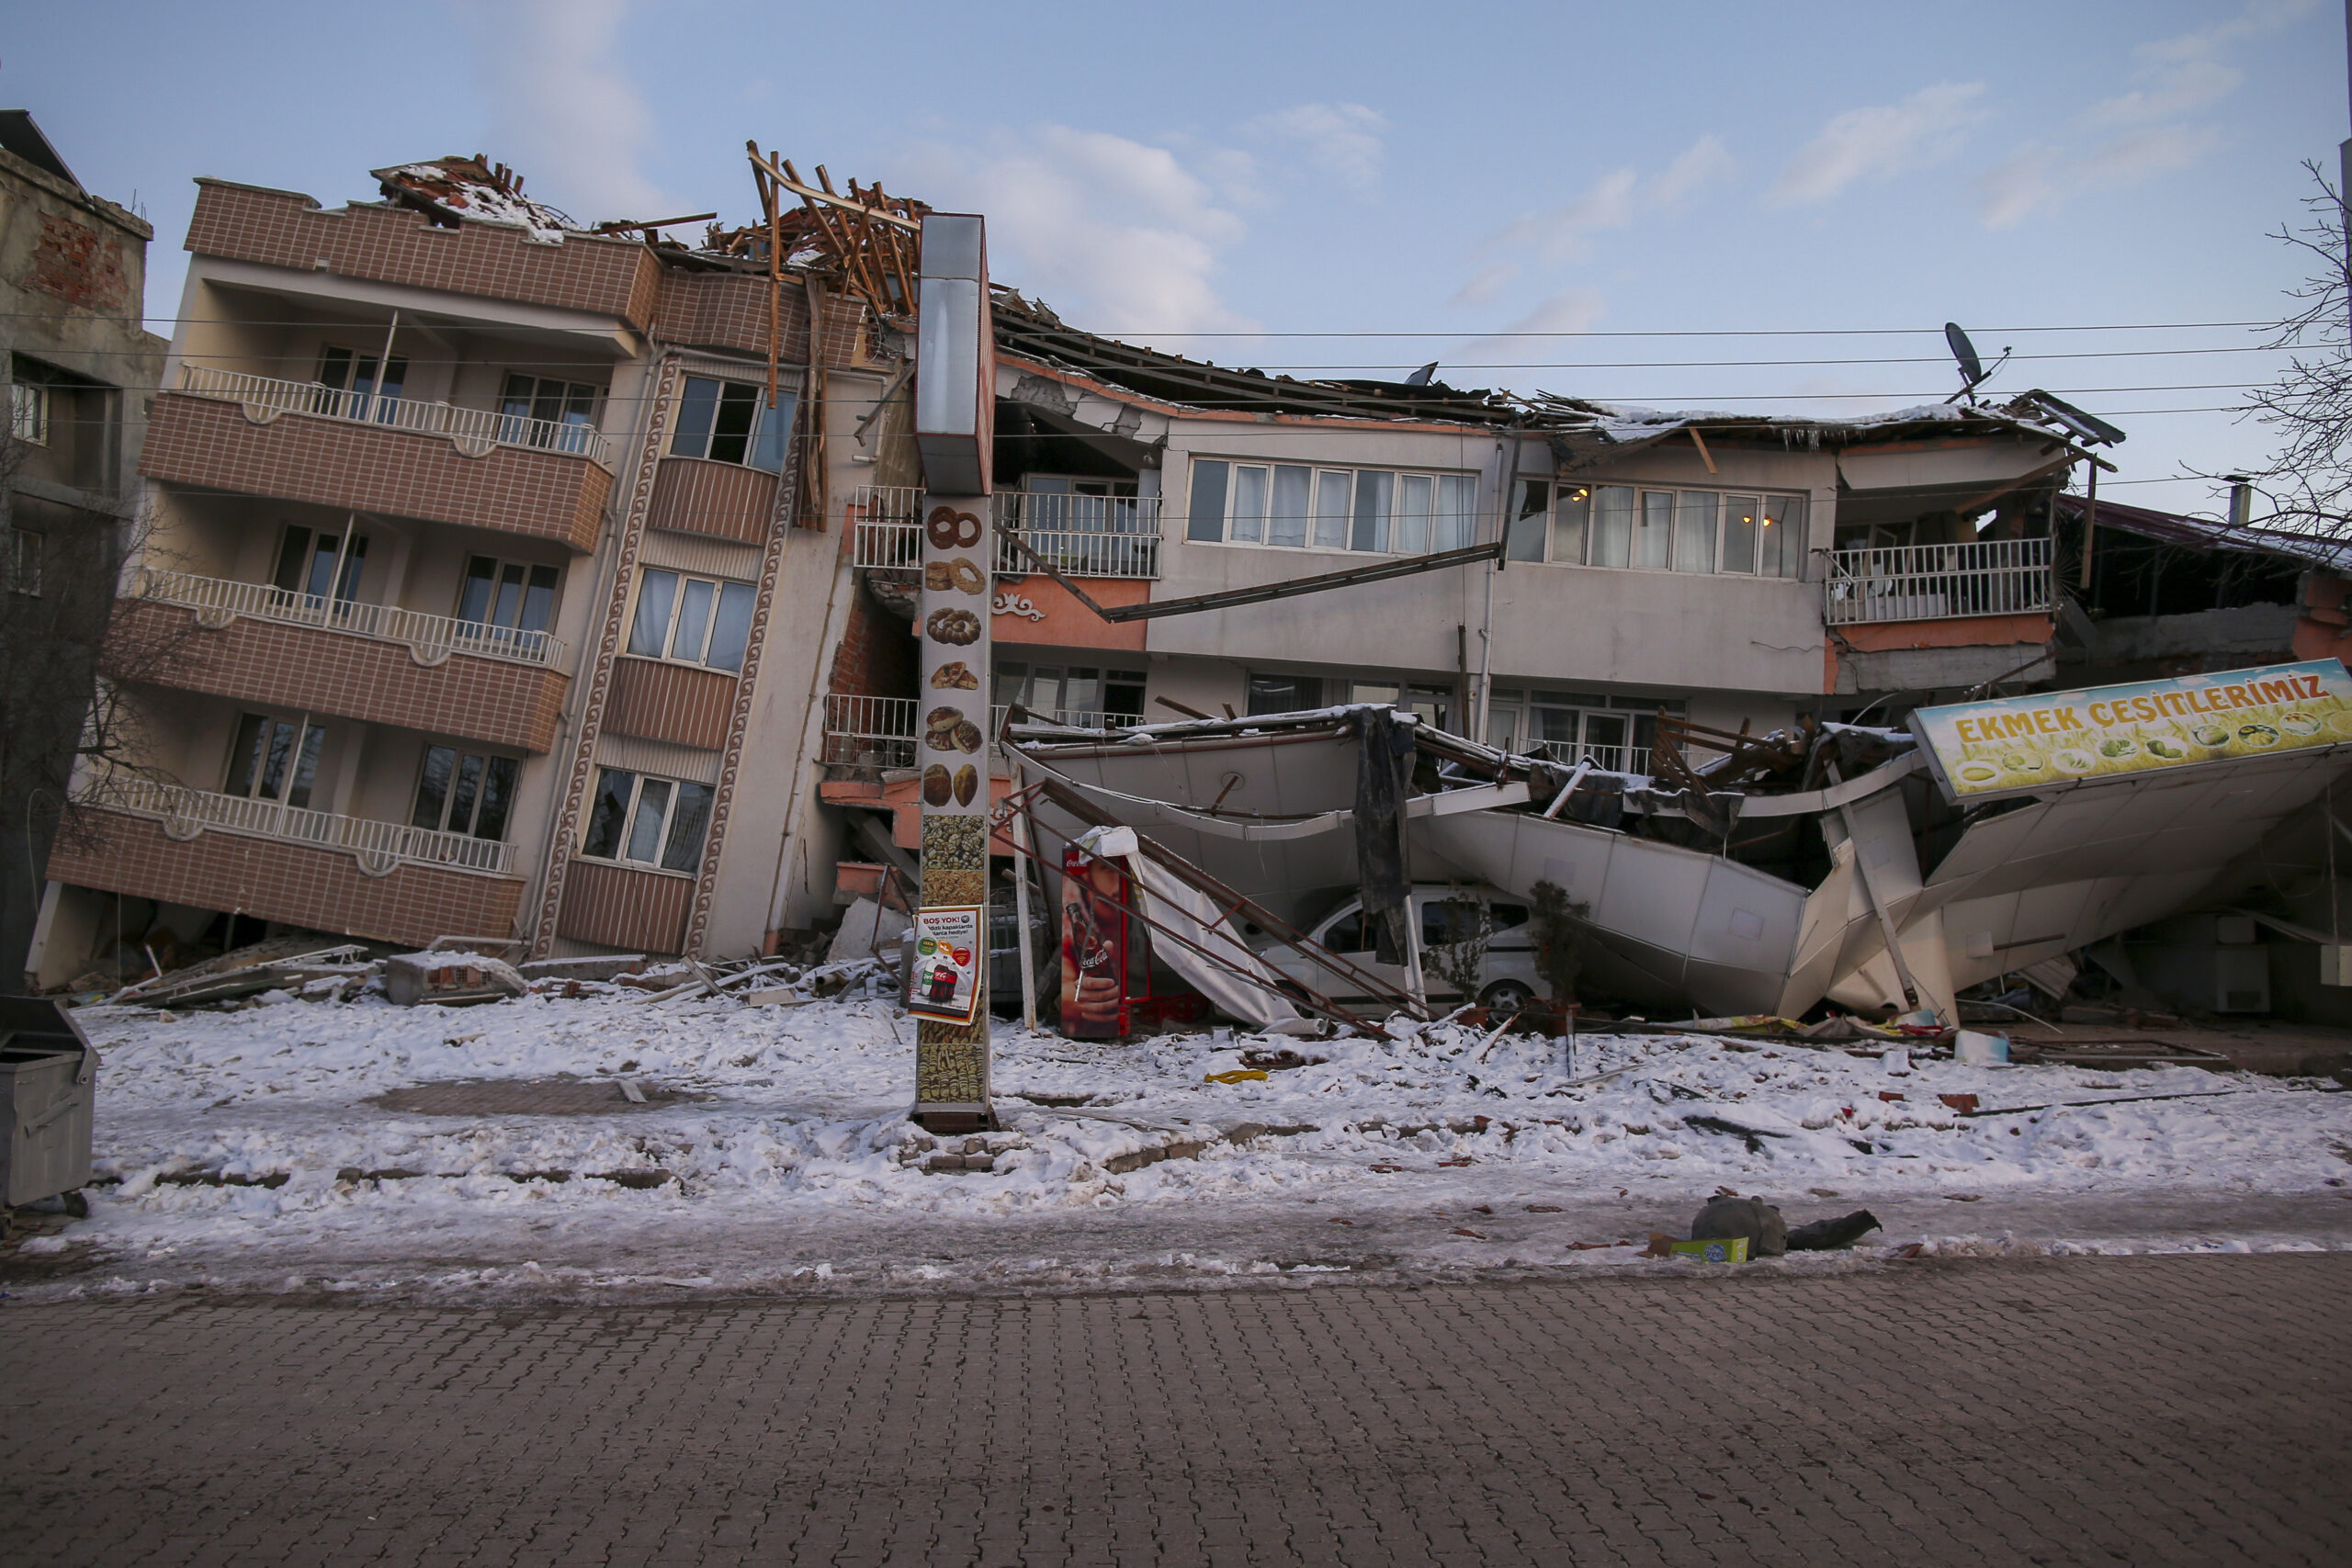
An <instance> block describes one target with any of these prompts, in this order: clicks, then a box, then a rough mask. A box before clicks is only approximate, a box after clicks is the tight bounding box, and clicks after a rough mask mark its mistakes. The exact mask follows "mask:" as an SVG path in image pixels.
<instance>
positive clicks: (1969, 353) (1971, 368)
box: [1944, 321, 1985, 387]
mask: <svg viewBox="0 0 2352 1568" xmlns="http://www.w3.org/2000/svg"><path fill="white" fill-rule="evenodd" d="M1944 341H1945V342H1946V343H1948V344H1951V356H1952V357H1953V358H1954V359H1957V360H1959V361H1960V378H1961V379H1962V380H1963V381H1965V382H1967V383H1968V384H1969V385H1970V386H1972V387H1973V386H1974V385H1976V383H1977V382H1979V381H1982V380H1983V379H1985V362H1984V361H1983V360H1982V359H1979V358H1978V357H1977V356H1976V345H1975V344H1973V343H1971V342H1969V341H1968V334H1967V333H1964V332H1962V331H1961V330H1960V323H1959V322H1958V321H1946V322H1945V323H1944Z"/></svg>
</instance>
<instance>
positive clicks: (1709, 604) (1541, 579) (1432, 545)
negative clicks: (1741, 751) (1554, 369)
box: [823, 291, 2086, 882]
mask: <svg viewBox="0 0 2352 1568" xmlns="http://www.w3.org/2000/svg"><path fill="white" fill-rule="evenodd" d="M996 351H997V387H996V392H997V419H996V430H997V448H996V454H995V457H996V474H997V483H998V486H999V491H998V496H997V505H998V513H999V516H1000V518H1001V519H1002V520H1003V521H1004V522H1006V523H1007V524H1010V525H1014V526H1016V527H1018V528H1019V529H1020V530H1021V532H1022V533H1023V535H1024V536H1025V537H1026V538H1027V539H1028V541H1029V543H1030V544H1031V545H1032V547H1034V548H1035V549H1036V550H1037V551H1038V552H1039V553H1040V554H1042V555H1043V556H1045V557H1046V558H1048V559H1050V560H1052V561H1054V562H1055V563H1056V565H1057V569H1058V570H1060V571H1061V572H1062V574H1063V575H1064V576H1066V577H1067V578H1069V580H1070V581H1073V582H1075V583H1076V584H1078V586H1079V588H1080V592H1084V593H1085V594H1086V596H1087V597H1089V598H1091V599H1093V600H1094V601H1095V602H1096V603H1097V604H1103V605H1105V606H1113V605H1131V604H1141V603H1146V602H1155V603H1156V602H1162V601H1168V600H1177V599H1187V598H1193V597H1195V596H1199V595H1204V594H1214V593H1217V592H1225V591H1229V590H1235V589H1246V588H1250V587H1255V586H1260V585H1263V584H1269V583H1274V582H1280V581H1288V580H1292V579H1298V578H1306V577H1313V576H1317V575H1320V574H1325V573H1330V572H1336V571H1344V570H1348V569H1350V568H1352V567H1364V566H1375V565H1378V564H1380V563H1383V562H1393V561H1396V560H1397V559H1399V558H1404V557H1408V556H1414V555H1420V554H1426V553H1430V552H1436V551H1443V550H1449V549H1455V548H1461V547H1468V546H1472V545H1478V544H1486V543H1490V542H1492V541H1494V540H1496V539H1498V537H1504V536H1507V537H1508V547H1507V548H1506V550H1505V553H1504V559H1503V561H1502V563H1501V568H1500V570H1494V569H1490V568H1489V567H1488V566H1487V565H1485V564H1483V563H1481V564H1478V565H1474V566H1465V567H1453V568H1448V569H1445V570H1436V571H1431V572H1428V573H1425V574H1421V575H1415V576H1407V577H1399V578H1394V579H1391V580H1389V581H1380V582H1373V583H1367V584H1363V585H1360V586H1352V587H1346V588H1341V589H1339V590H1336V591H1332V592H1322V593H1317V594H1315V595H1312V596H1307V597H1300V598H1295V599H1286V600H1281V601H1276V602H1271V603H1261V604H1249V605H1243V606H1240V607H1236V608H1229V609H1211V610H1207V611H1204V612H1200V613H1194V614H1185V615H1168V616H1165V617H1162V618H1148V619H1136V620H1126V621H1121V622H1109V621H1105V620H1104V619H1103V618H1102V617H1100V616H1098V615H1094V614H1093V613H1092V612H1091V611H1089V610H1088V609H1087V608H1086V607H1085V606H1084V605H1083V604H1080V602H1079V600H1078V599H1077V598H1076V597H1075V596H1074V595H1073V594H1072V593H1071V592H1069V591H1068V590H1067V589H1065V588H1064V587H1063V586H1062V585H1061V584H1060V583H1059V582H1057V581H1055V580H1054V579H1053V577H1051V576H1050V575H1047V574H1046V573H1043V572H1040V571H1038V570H1035V568H1034V566H1033V565H1032V563H1031V562H1030V561H1029V560H1028V558H1025V557H1023V556H1022V555H1020V554H1019V553H1017V552H1015V551H1014V550H1012V549H1011V548H1010V547H1005V546H1002V545H1000V547H999V548H998V554H997V560H996V567H997V571H998V581H997V585H996V590H997V591H996V592H995V595H994V598H993V601H992V610H993V615H994V624H993V626H992V628H991V634H992V637H993V638H994V642H995V651H996V664H995V671H994V688H993V689H994V693H995V701H996V703H997V705H999V707H1000V709H1004V708H1009V707H1010V706H1012V705H1016V704H1017V705H1021V706H1022V707H1023V708H1024V709H1026V710H1027V711H1029V712H1030V713H1032V714H1035V715H1037V716H1043V717H1046V718H1062V719H1066V720H1069V721H1070V722H1073V723H1081V724H1089V725H1091V724H1096V723H1100V722H1103V721H1105V720H1108V721H1112V722H1118V723H1127V724H1133V723H1136V722H1139V721H1148V720H1153V719H1157V720H1161V721H1167V720H1172V719H1177V718H1180V717H1182V715H1183V713H1184V712H1186V711H1191V712H1194V713H1198V714H1202V715H1206V716H1224V715H1226V714H1227V713H1228V712H1230V713H1236V714H1250V713H1272V712H1284V711H1291V710H1295V709H1302V708H1314V707H1318V706H1323V705H1332V704H1339V703H1348V702H1390V703H1398V704H1401V705H1406V706H1409V707H1411V708H1414V709H1416V710H1417V711H1419V713H1421V714H1422V715H1423V716H1425V717H1426V718H1428V719H1429V720H1430V721H1431V722H1433V723H1435V724H1437V725H1438V726H1440V727H1441V728H1446V729H1450V730H1453V731H1454V732H1456V733H1460V734H1465V735H1470V736H1473V737H1474V738H1478V739H1487V740H1488V741H1490V742H1492V743H1494V744H1497V745H1503V746H1508V747H1510V748H1512V749H1514V750H1528V749H1530V748H1532V747H1542V748H1544V749H1545V750H1549V751H1551V752H1552V753H1553V754H1555V756H1557V757H1558V758H1560V759H1561V760H1562V761H1574V760H1577V759H1579V758H1589V759H1591V760H1592V761H1593V762H1594V763H1595V764H1596V765H1597V766H1600V767H1603V768H1609V769H1616V770H1624V771H1631V772H1635V773H1640V772H1645V771H1646V770H1647V767H1648V764H1649V747H1650V742H1651V739H1652V736H1653V735H1654V733H1655V731H1656V728H1657V722H1658V719H1659V716H1661V715H1666V716H1675V717H1679V718H1683V719H1687V720H1689V721H1691V722H1692V723H1695V724H1699V725H1703V726H1707V727H1710V728H1715V729H1719V730H1724V731H1732V732H1736V731H1738V730H1740V729H1742V728H1749V729H1752V730H1754V731H1758V732H1761V731H1765V730H1769V729H1772V728H1781V727H1785V726H1787V725H1790V724H1791V723H1792V722H1793V721H1794V720H1795V719H1796V718H1797V717H1798V716H1799V715H1812V716H1815V717H1818V718H1825V719H1834V718H1843V717H1849V716H1860V717H1863V718H1865V719H1867V720H1870V721H1872V722H1883V723H1896V722H1899V721H1900V716H1901V715H1902V714H1903V713H1904V712H1905V711H1907V709H1908V707H1910V706H1912V705H1918V704H1921V703H1925V702H1927V701H1928V700H1930V699H1931V698H1932V697H1933V696H1935V695H1937V694H1957V693H1958V692H1960V691H1962V690H1964V689H1966V688H1968V687H1971V686H1973V685H1976V684H1977V683H1979V682H1988V681H1994V680H1996V679H2001V678H2004V677H2006V678H2007V679H2008V680H2009V681H2010V682H2012V684H2013V685H2022V684H2031V683H2033V682H2037V681H2042V680H2046V679H2047V678H2048V677H2049V676H2050V675H2051V674H2052V673H2053V672H2054V670H2055V664H2054V661H2053V660H2052V657H2051V654H2052V637H2053V630H2054V628H2053V622H2052V606H2053V603H2054V599H2053V593H2054V567H2055V565H2056V563H2057V562H2058V560H2059V557H2060V555H2061V553H2062V552H2061V548H2060V547H2061V545H2062V542H2063V541H2062V540H2061V539H2060V538H2059V537H2058V536H2056V535H2054V534H2053V531H2052V497H2053V496H2054V494H2055V493H2056V491H2058V489H2059V488H2060V486H2061V485H2062V484H2063V481H2064V476H2065V474H2066V472H2067V470H2068V469H2069V468H2071V467H2072V466H2073V465H2074V464H2075V463H2077V462H2080V461H2083V460H2084V458H2085V457H2086V448H2085V447H2083V446H2081V445H2079V444H2078V441H2077V439H2076V433H2075V432H2073V431H2070V430H2069V429H2067V428H2066V427H2065V426H2064V423H2062V422H2061V420H2060V419H2059V418H2058V417H2057V416H2055V415H2054V414H2052V412H2051V411H2050V410H2049V409H2047V408H2045V407H2042V406H2041V405H2038V404H2033V403H2024V404H2013V405H2011V406H2009V407H2007V408H2005V409H2000V410H1996V409H1991V408H1979V407H1974V406H1948V407H1937V408H1929V409H1915V410H1910V411H1906V412H1904V413H1901V414H1897V415H1892V416H1885V417H1879V418H1871V419H1859V420H1850V421H1838V420H1821V419H1812V418H1787V417H1748V416H1724V415H1692V416H1679V415H1666V414H1647V413H1635V412H1624V411H1616V410H1610V409H1604V408H1600V407H1597V406H1594V405H1587V404H1579V403H1575V402H1571V401H1568V400H1559V399H1543V398H1539V399H1535V400H1516V399H1510V398H1505V397H1501V396H1497V395H1492V394H1488V393H1485V392H1462V391H1456V390H1453V389H1450V388H1448V387H1446V386H1444V385H1442V383H1439V384H1426V385H1412V384H1405V383H1391V382H1371V381H1345V382H1341V381H1297V380H1293V379H1291V378H1282V377H1268V376H1264V375H1262V374H1260V373H1257V372H1254V371H1234V370H1227V369H1221V368H1219V367H1215V366H1211V365H1206V364H1203V363H1200V362H1198V361H1194V360H1189V359H1183V358H1180V357H1177V356H1175V355H1165V354H1159V353H1155V352H1152V351H1149V350H1146V349H1139V348H1136V347H1133V346H1131V345H1128V344H1120V343H1116V342H1114V341H1112V340H1109V339H1105V338H1102V337H1099V336H1096V335H1093V334H1091V333H1084V332H1080V331H1078V330H1075V329H1073V328H1070V327H1069V326H1067V325H1065V324H1064V323H1062V322H1061V321H1059V320H1058V319H1057V318H1056V317H1055V316H1054V315H1053V314H1052V312H1051V311H1049V310H1045V309H1043V308H1041V307H1038V306H1036V305H1034V304H1032V303H1030V302H1028V301H1026V300H1024V299H1022V298H1020V297H1019V296H1018V295H1017V294H1013V293H1012V292H1010V291H1000V293H999V296H998V299H997V310H996ZM918 499H919V498H918V497H916V496H915V495H914V494H913V492H911V491H909V492H904V493H898V494H893V493H889V492H886V491H880V490H871V489H869V490H867V491H861V492H858V493H857V494H856V495H855V496H854V497H853V499H852V503H851V506H852V511H853V513H855V515H854V517H853V519H852V524H853V525H854V527H855V528H856V530H857V533H858V539H859V543H858V556H857V558H858V560H859V562H860V564H861V570H863V571H864V572H865V575H866V577H867V579H868V592H869V593H871V594H874V595H876V596H878V598H879V600H880V601H881V602H885V603H895V604H901V605H902V606H903V605H908V604H910V599H909V598H908V596H907V584H906V581H905V580H906V574H905V572H904V570H903V568H902V566H901V565H900V563H903V562H905V561H907V560H909V559H910V558H912V557H911V551H912V549H913V547H914V544H913V531H914V526H915V525H914V523H913V517H914V514H915V507H916V505H917V504H918ZM899 629H900V631H901V633H902V634H903V630H904V627H903V626H901V627H900V628H899ZM901 679H902V681H903V682H904V685H903V689H900V690H897V691H889V690H887V689H885V686H884V685H883V684H881V683H876V682H868V683H866V684H864V685H861V686H859V687H857V688H856V690H855V692H854V694H851V693H850V692H849V691H848V690H847V689H846V688H838V687H837V691H840V692H841V693H842V694H837V695H836V696H834V697H833V698H832V700H831V705H830V708H829V714H828V747H829V750H828V751H827V753H826V755H827V760H828V761H829V763H831V764H833V765H832V766H831V769H830V771H831V773H834V774H835V775H836V776H835V777H834V778H832V779H831V780H829V782H828V783H827V784H826V785H825V787H824V791H823V793H824V795H825V796H826V798H827V799H828V800H829V801H831V802H832V803H834V804H836V805H838V806H841V807H843V808H845V809H846V810H848V811H849V812H851V813H852V815H853V816H854V815H855V814H857V813H859V812H873V811H877V810H884V809H887V810H888V811H889V813H890V814H891V815H892V817H893V818H895V820H894V823H893V827H894V829H895V841H896V844H897V845H898V847H899V848H901V849H905V848H909V847H911V845H912V844H913V842H914V839H913V836H912V835H913V821H914V815H915V808H914V780H913V777H912V775H911V773H908V772H905V771H903V770H901V771H899V772H896V773H891V772H887V771H886V772H882V773H876V764H884V765H888V764H900V765H902V764H905V763H907V762H910V761H912V760H913V758H914V749H915V745H916V740H917V734H918V729H917V726H918V723H919V718H918V716H919V714H920V712H921V710H922V704H921V702H920V701H919V700H918V698H919V695H920V694H918V693H916V692H915V691H914V690H913V688H912V684H911V675H910V674H908V675H905V676H902V677H901ZM861 761H862V762H863V763H864V764H865V767H864V768H863V769H860V768H855V767H847V766H842V764H844V763H852V762H861ZM1204 804H1205V803H1204ZM859 841H860V842H865V843H870V842H871V841H872V836H871V835H870V834H865V833H861V834H860V835H859ZM859 874H862V875H864V876H865V879H866V880H867V881H869V882H870V880H871V876H872V874H871V872H870V871H866V872H862V873H859Z"/></svg>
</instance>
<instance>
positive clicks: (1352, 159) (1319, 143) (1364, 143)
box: [1242, 104, 1388, 190]
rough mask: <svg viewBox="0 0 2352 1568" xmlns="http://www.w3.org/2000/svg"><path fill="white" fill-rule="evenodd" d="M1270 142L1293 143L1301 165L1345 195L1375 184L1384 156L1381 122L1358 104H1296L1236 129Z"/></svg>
mask: <svg viewBox="0 0 2352 1568" xmlns="http://www.w3.org/2000/svg"><path fill="white" fill-rule="evenodd" d="M1242 129H1243V130H1245V131H1247V132H1248V133H1250V134H1251V135H1255V136H1258V137H1261V138H1264V139H1267V140H1270V141H1293V142H1296V143H1297V144H1298V145H1299V146H1300V148H1301V149H1302V150H1303V151H1304V152H1305V154H1306V162H1307V164H1309V165H1310V166H1311V167H1313V168H1316V169H1317V170H1320V171H1321V172H1322V173H1324V174H1327V175H1330V176H1331V177H1332V178H1333V179H1336V180H1338V181H1339V182H1340V184H1341V185H1344V186H1348V187H1349V188H1350V189H1351V190H1370V189H1371V188H1372V187H1373V186H1375V185H1377V184H1379V183H1380V169H1381V161H1382V159H1383V158H1384V157H1385V155H1386V153H1387V147H1386V144H1385V143H1384V142H1383V141H1382V140H1381V135H1382V133H1383V132H1384V131H1385V130H1387V129H1388V119H1387V117H1386V116H1385V115H1383V114H1381V113H1380V112H1379V111H1378V110H1377V109H1373V108H1367V107H1364V106H1363V104H1298V105H1295V106H1294V107H1290V108H1286V109H1283V110H1281V111H1279V112H1277V113H1274V114H1270V115H1261V116H1260V117H1259V118H1256V119H1254V120H1251V121H1250V123H1249V124H1248V125H1246V126H1244V127H1243V128H1242Z"/></svg>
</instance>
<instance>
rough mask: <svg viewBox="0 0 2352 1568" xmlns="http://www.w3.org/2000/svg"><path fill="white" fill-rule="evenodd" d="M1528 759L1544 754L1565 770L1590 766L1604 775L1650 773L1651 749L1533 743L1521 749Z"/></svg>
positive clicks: (1580, 743) (1583, 744)
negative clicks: (1579, 765) (1579, 766)
mask: <svg viewBox="0 0 2352 1568" xmlns="http://www.w3.org/2000/svg"><path fill="white" fill-rule="evenodd" d="M1521 750H1522V752H1523V753H1524V754H1526V755H1530V756H1532V755H1534V754H1536V753H1539V752H1540V753H1542V754H1543V755H1544V756H1546V757H1549V758H1551V759H1552V761H1555V762H1557V763H1559V764H1560V765H1561V766H1562V767H1565V768H1573V767H1575V766H1576V765H1577V763H1578V762H1590V763H1591V764H1592V765H1593V768H1594V770H1595V771H1596V772H1599V773H1643V774H1646V773H1648V772H1649V771H1650V749H1649V748H1648V747H1646V746H1589V745H1587V744H1586V743H1585V742H1583V741H1581V740H1532V741H1530V742H1528V744H1527V745H1526V746H1525V747H1523V748H1521Z"/></svg>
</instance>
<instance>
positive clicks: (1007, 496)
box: [996, 491, 1159, 580]
mask: <svg viewBox="0 0 2352 1568" xmlns="http://www.w3.org/2000/svg"><path fill="white" fill-rule="evenodd" d="M996 514H997V520H998V521H999V522H1001V523H1003V524H1005V525H1008V526H1010V527H1012V528H1013V529H1016V530H1017V531H1018V532H1019V533H1020V535H1021V537H1022V539H1023V542H1024V543H1026V544H1027V545H1028V547H1030V548H1031V549H1033V550H1035V551H1036V552H1037V553H1038V554H1039V555H1041V556H1043V557H1045V558H1046V559H1047V560H1049V561H1051V562H1053V563H1054V565H1055V567H1056V568H1057V569H1058V570H1062V571H1066V572H1068V573H1069V575H1070V576H1072V577H1128V578H1142V579H1146V580H1149V579H1154V578H1157V577H1158V576H1159V497H1158V496H1156V495H1152V496H1141V497H1137V496H1131V495H1130V496H1119V495H1030V494H1027V493H1025V492H1023V491H1007V492H1005V493H1003V494H1001V495H999V496H998V497H997V498H996ZM996 570H997V574H998V575H999V576H1002V577H1020V576H1023V575H1025V574H1027V573H1029V572H1033V571H1035V570H1037V569H1036V566H1035V563H1033V562H1032V561H1031V560H1030V559H1029V558H1027V557H1026V556H1024V555H1023V554H1022V553H1021V552H1020V551H1018V550H1016V549H1014V548H1013V547H1012V546H1011V545H1009V544H1007V543H1005V542H1004V540H1002V539H1001V538H1000V539H998V540H997V545H996Z"/></svg>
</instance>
